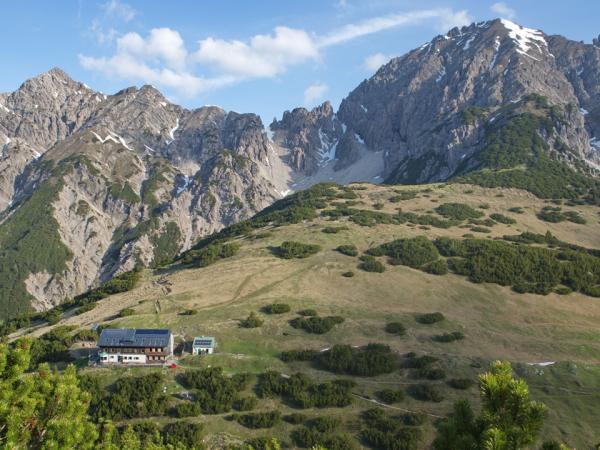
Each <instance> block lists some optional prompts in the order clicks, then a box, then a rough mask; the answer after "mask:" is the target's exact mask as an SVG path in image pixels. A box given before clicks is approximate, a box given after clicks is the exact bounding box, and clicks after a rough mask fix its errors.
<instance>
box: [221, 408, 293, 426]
mask: <svg viewBox="0 0 600 450" xmlns="http://www.w3.org/2000/svg"><path fill="white" fill-rule="evenodd" d="M233 417H234V419H235V421H236V422H237V423H239V424H240V425H243V426H245V427H246V428H273V427H274V426H275V425H277V424H278V423H279V422H280V421H281V413H280V412H279V411H267V412H257V413H248V414H235V415H234V416H233Z"/></svg>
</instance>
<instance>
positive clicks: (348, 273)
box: [342, 270, 354, 278]
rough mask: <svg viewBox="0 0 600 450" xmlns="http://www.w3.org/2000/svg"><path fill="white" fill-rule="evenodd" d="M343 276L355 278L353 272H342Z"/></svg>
mask: <svg viewBox="0 0 600 450" xmlns="http://www.w3.org/2000/svg"><path fill="white" fill-rule="evenodd" d="M342 276H343V277H345V278H352V277H353V276H354V272H352V271H351V270H349V271H347V272H342Z"/></svg>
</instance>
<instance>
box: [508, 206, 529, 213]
mask: <svg viewBox="0 0 600 450" xmlns="http://www.w3.org/2000/svg"><path fill="white" fill-rule="evenodd" d="M508 210H509V211H510V212H512V213H516V214H523V213H524V212H525V211H524V210H523V208H521V207H520V206H512V207H510V208H508Z"/></svg>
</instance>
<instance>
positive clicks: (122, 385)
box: [91, 372, 168, 420]
mask: <svg viewBox="0 0 600 450" xmlns="http://www.w3.org/2000/svg"><path fill="white" fill-rule="evenodd" d="M163 385H164V379H163V376H162V375H161V374H160V373H157V372H154V373H151V374H148V375H143V376H139V377H124V378H120V379H118V380H117V381H116V382H115V383H114V385H113V386H112V387H111V389H110V390H102V389H100V388H98V387H96V388H95V389H94V390H93V391H92V395H93V396H94V397H93V398H92V405H91V406H92V407H91V410H92V413H93V415H94V416H95V417H102V418H107V419H112V420H123V419H132V418H135V417H152V416H162V415H164V414H165V411H166V409H167V402H168V398H167V397H166V396H165V395H164V394H163V392H162V388H163Z"/></svg>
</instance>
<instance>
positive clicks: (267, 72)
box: [192, 27, 319, 78]
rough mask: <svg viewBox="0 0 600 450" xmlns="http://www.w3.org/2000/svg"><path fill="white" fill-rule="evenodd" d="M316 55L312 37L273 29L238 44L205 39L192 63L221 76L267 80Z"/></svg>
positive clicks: (302, 33)
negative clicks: (221, 72) (209, 66)
mask: <svg viewBox="0 0 600 450" xmlns="http://www.w3.org/2000/svg"><path fill="white" fill-rule="evenodd" d="M318 56H319V52H318V49H317V47H316V45H315V43H314V40H313V39H312V37H311V36H310V35H309V34H308V33H307V32H306V31H304V30H299V29H294V28H288V27H277V28H275V31H274V34H268V35H263V34H259V35H256V36H254V37H252V38H251V39H250V42H249V43H245V42H242V41H237V40H234V41H226V40H223V39H215V38H208V39H204V40H202V41H200V44H199V48H198V51H197V52H196V53H195V54H194V55H193V57H192V58H193V60H194V61H196V62H200V63H204V64H210V65H214V66H216V67H217V68H218V69H220V70H221V71H223V72H224V73H229V74H233V75H236V76H242V77H257V78H270V77H274V76H277V75H279V74H281V73H283V72H285V70H286V69H287V67H288V66H291V65H294V64H300V63H303V62H306V61H308V60H315V59H317V58H318Z"/></svg>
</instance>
